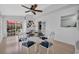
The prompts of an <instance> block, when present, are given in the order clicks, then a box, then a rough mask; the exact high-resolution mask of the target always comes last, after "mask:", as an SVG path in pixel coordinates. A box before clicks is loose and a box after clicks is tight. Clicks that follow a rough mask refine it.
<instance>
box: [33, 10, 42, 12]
mask: <svg viewBox="0 0 79 59" xmlns="http://www.w3.org/2000/svg"><path fill="white" fill-rule="evenodd" d="M34 11H37V12H43V11H42V10H34Z"/></svg>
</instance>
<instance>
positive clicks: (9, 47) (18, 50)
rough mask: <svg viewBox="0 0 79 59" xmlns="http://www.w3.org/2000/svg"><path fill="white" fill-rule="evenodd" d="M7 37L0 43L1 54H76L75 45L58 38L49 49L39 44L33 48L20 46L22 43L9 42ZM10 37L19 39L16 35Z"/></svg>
mask: <svg viewBox="0 0 79 59" xmlns="http://www.w3.org/2000/svg"><path fill="white" fill-rule="evenodd" d="M6 39H7V38H5V39H4V40H3V41H2V42H1V43H0V54H8V53H10V54H29V53H30V54H46V53H47V54H74V53H75V48H74V46H73V45H70V44H67V43H63V42H60V41H57V40H54V44H53V46H52V47H50V48H49V49H46V48H43V47H42V46H40V45H39V44H34V46H32V47H31V48H29V49H28V48H26V47H23V46H20V43H18V42H14V43H12V44H11V43H10V44H7V43H6ZM10 39H13V40H17V38H15V37H11V38H10Z"/></svg>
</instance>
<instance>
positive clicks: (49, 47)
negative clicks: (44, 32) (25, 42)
mask: <svg viewBox="0 0 79 59" xmlns="http://www.w3.org/2000/svg"><path fill="white" fill-rule="evenodd" d="M54 37H55V33H54V32H51V33H50V35H49V36H48V39H46V40H44V41H42V42H41V43H40V48H39V53H42V54H49V53H54V48H53V44H54V42H53V40H54Z"/></svg>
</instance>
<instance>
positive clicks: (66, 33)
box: [38, 5, 79, 45]
mask: <svg viewBox="0 0 79 59" xmlns="http://www.w3.org/2000/svg"><path fill="white" fill-rule="evenodd" d="M48 9H49V8H48ZM77 10H78V6H73V5H72V6H70V7H66V8H65V7H64V8H61V9H57V10H55V11H53V12H50V13H47V14H45V15H46V16H45V15H44V16H42V17H41V18H38V19H39V20H43V21H46V22H47V33H50V32H55V34H56V37H55V40H59V41H62V42H65V43H69V44H72V45H75V41H76V40H79V29H78V28H65V27H61V26H60V23H61V16H65V15H70V14H75V13H77Z"/></svg>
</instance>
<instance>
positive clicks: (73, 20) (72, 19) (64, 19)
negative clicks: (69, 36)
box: [61, 14, 77, 27]
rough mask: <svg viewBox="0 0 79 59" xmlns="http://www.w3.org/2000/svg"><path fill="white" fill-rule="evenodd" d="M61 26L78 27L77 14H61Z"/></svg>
mask: <svg viewBox="0 0 79 59" xmlns="http://www.w3.org/2000/svg"><path fill="white" fill-rule="evenodd" d="M61 27H77V16H76V15H75V14H72V15H67V16H61Z"/></svg>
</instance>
